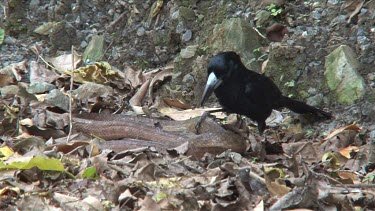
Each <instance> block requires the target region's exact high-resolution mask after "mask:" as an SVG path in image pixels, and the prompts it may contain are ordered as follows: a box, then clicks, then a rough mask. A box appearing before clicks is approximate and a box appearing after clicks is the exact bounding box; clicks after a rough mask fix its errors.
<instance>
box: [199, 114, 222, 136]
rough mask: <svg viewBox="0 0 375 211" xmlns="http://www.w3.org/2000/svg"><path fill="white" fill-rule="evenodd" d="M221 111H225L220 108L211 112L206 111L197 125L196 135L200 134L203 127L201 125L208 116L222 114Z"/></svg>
mask: <svg viewBox="0 0 375 211" xmlns="http://www.w3.org/2000/svg"><path fill="white" fill-rule="evenodd" d="M221 111H223V109H222V108H218V109H216V110H211V111H205V112H204V113H203V114H202V116H201V117H200V118H199V119H198V121H197V122H196V123H195V131H196V133H197V134H199V128H200V127H201V124H202V123H203V121H204V120H205V119H206V118H207V116H208V115H210V114H211V113H216V112H221Z"/></svg>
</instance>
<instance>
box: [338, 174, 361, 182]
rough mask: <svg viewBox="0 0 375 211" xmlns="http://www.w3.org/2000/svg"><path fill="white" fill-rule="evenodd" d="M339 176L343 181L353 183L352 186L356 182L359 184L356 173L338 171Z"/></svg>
mask: <svg viewBox="0 0 375 211" xmlns="http://www.w3.org/2000/svg"><path fill="white" fill-rule="evenodd" d="M337 174H338V176H339V177H340V178H341V179H344V180H350V181H352V183H351V184H353V183H355V182H358V175H357V174H356V173H354V172H350V171H338V172H337Z"/></svg>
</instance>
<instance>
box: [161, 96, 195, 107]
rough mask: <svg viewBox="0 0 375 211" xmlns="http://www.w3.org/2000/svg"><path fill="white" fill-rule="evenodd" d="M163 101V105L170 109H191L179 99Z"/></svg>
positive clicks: (165, 99)
mask: <svg viewBox="0 0 375 211" xmlns="http://www.w3.org/2000/svg"><path fill="white" fill-rule="evenodd" d="M163 101H164V102H165V104H167V105H168V106H171V107H175V108H180V109H191V108H192V107H191V106H190V105H189V104H186V103H184V102H183V101H181V100H180V99H172V98H169V97H167V98H164V99H163Z"/></svg>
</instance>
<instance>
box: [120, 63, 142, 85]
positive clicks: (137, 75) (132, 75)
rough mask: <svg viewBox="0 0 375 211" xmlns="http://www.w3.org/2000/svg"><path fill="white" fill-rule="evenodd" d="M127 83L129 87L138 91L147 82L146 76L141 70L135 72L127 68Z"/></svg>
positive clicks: (125, 71)
mask: <svg viewBox="0 0 375 211" xmlns="http://www.w3.org/2000/svg"><path fill="white" fill-rule="evenodd" d="M124 73H125V81H124V83H125V84H127V85H128V86H129V87H131V88H133V89H136V88H138V87H139V86H141V85H142V84H144V82H145V80H146V79H145V76H144V75H143V74H142V71H141V70H137V71H135V70H134V69H133V68H131V67H129V66H126V67H125V70H124Z"/></svg>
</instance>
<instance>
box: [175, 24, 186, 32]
mask: <svg viewBox="0 0 375 211" xmlns="http://www.w3.org/2000/svg"><path fill="white" fill-rule="evenodd" d="M185 30H186V27H185V23H184V22H183V21H180V22H178V24H177V26H176V33H177V34H182V32H184V31H185Z"/></svg>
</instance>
